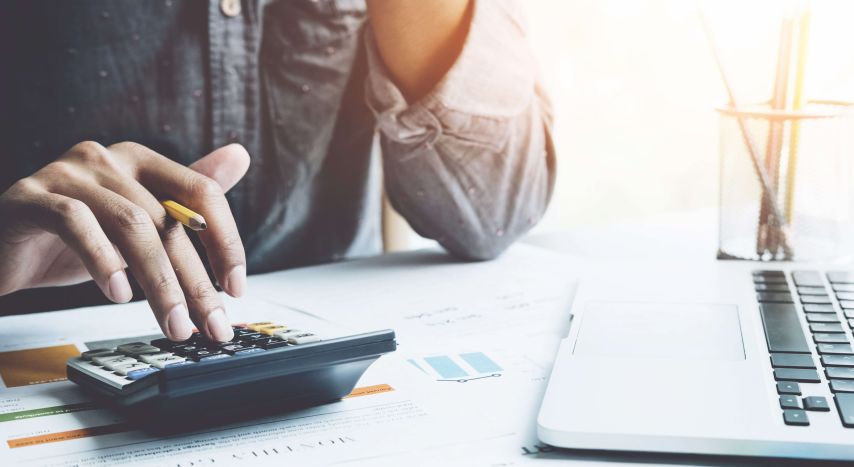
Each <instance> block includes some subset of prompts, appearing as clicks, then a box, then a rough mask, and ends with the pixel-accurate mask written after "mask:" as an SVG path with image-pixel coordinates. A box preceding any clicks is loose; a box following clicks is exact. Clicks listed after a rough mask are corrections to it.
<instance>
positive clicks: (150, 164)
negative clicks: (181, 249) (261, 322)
mask: <svg viewBox="0 0 854 467" xmlns="http://www.w3.org/2000/svg"><path fill="white" fill-rule="evenodd" d="M226 148H229V149H226ZM226 148H221V149H220V150H218V151H215V152H214V153H212V156H213V157H212V159H210V160H208V161H206V162H204V163H200V166H201V167H202V168H205V169H210V170H213V172H216V170H214V169H213V168H212V167H213V166H217V167H219V166H218V165H217V164H215V162H217V161H231V160H234V161H236V162H235V163H234V164H232V165H230V166H231V167H232V168H236V169H238V172H239V171H240V169H241V167H242V171H244V172H245V169H246V167H247V166H248V165H247V164H245V160H244V158H243V156H242V155H240V154H241V151H240V150H239V149H238V148H240V146H235V145H231V146H227V147H226ZM242 153H243V154H245V150H244V151H242ZM134 154H135V157H136V158H137V163H136V165H137V171H138V172H137V178H138V179H139V180H140V182H141V183H142V184H143V185H144V186H145V187H146V188H148V189H149V190H151V191H152V192H153V193H155V194H156V195H158V194H162V195H163V196H168V197H171V198H173V199H175V200H176V201H178V202H180V203H182V204H185V205H187V207H189V208H191V209H193V210H194V211H196V212H198V213H199V214H201V215H202V216H204V218H205V220H206V221H207V224H208V228H207V230H204V231H202V232H199V237H200V238H201V240H202V243H203V244H204V245H205V249H206V250H207V252H208V259H209V260H210V263H211V267H212V268H213V271H214V275H215V276H216V278H217V281H219V283H220V285H221V286H222V288H223V290H225V291H226V292H227V293H228V294H229V295H232V296H234V297H239V296H241V295H243V294H244V292H245V290H246V254H245V252H244V250H243V243H242V242H241V241H240V235H239V233H238V231H237V224H236V223H235V221H234V218H233V217H232V215H231V209H230V208H229V206H228V201H227V200H226V199H225V195H224V188H223V187H222V186H220V185H219V183H217V182H216V181H214V180H213V179H211V178H209V177H207V176H205V175H202V174H200V173H198V172H196V171H194V170H192V169H190V168H187V167H184V166H182V165H181V164H178V163H177V162H174V161H172V160H169V159H167V158H165V157H163V156H161V155H159V154H157V153H155V152H154V151H151V150H149V149H147V148H144V147H142V146H138V147H136V148H134ZM247 158H248V156H247ZM241 161H242V162H241ZM218 170H224V169H218ZM213 172H212V173H213ZM238 172H235V173H238ZM223 173H224V172H221V173H219V175H217V176H219V177H220V178H222V179H223V181H224V182H226V183H231V182H233V181H234V180H236V179H239V178H240V177H241V176H242V173H238V175H234V174H232V176H231V177H228V176H226V175H223ZM215 175H216V174H215ZM226 187H227V188H230V186H228V185H226Z"/></svg>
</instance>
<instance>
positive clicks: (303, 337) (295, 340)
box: [288, 333, 320, 345]
mask: <svg viewBox="0 0 854 467" xmlns="http://www.w3.org/2000/svg"><path fill="white" fill-rule="evenodd" d="M319 340H320V338H319V337H317V336H315V335H314V334H311V333H304V334H297V335H296V336H291V337H288V344H293V345H299V344H308V343H310V342H317V341H319Z"/></svg>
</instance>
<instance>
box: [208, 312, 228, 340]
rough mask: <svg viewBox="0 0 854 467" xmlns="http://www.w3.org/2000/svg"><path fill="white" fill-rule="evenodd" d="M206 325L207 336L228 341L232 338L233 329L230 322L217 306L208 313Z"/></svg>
mask: <svg viewBox="0 0 854 467" xmlns="http://www.w3.org/2000/svg"><path fill="white" fill-rule="evenodd" d="M206 326H207V328H208V337H210V338H211V339H213V340H215V341H218V342H228V341H230V340H231V339H233V338H234V330H233V329H231V324H229V322H228V318H226V316H225V312H224V311H222V308H217V309H216V310H214V311H212V312H210V313H208V318H207V321H206Z"/></svg>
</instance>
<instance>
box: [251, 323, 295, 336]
mask: <svg viewBox="0 0 854 467" xmlns="http://www.w3.org/2000/svg"><path fill="white" fill-rule="evenodd" d="M287 329H288V327H287V326H280V325H273V326H265V327H263V328H260V329H258V332H260V333H261V334H266V335H268V336H272V335H273V334H275V333H277V332H279V331H285V330H287Z"/></svg>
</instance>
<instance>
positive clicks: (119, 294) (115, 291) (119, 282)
mask: <svg viewBox="0 0 854 467" xmlns="http://www.w3.org/2000/svg"><path fill="white" fill-rule="evenodd" d="M107 289H108V290H109V294H110V299H111V300H112V301H114V302H116V303H127V302H129V301H130V299H131V298H133V291H132V290H131V289H130V283H128V276H127V274H125V272H124V271H116V272H114V273H113V274H112V275H111V276H110V279H109V280H108V281H107Z"/></svg>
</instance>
